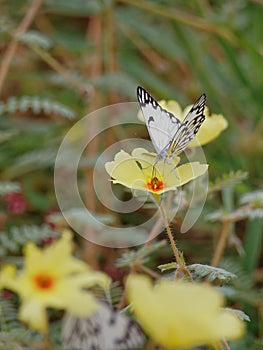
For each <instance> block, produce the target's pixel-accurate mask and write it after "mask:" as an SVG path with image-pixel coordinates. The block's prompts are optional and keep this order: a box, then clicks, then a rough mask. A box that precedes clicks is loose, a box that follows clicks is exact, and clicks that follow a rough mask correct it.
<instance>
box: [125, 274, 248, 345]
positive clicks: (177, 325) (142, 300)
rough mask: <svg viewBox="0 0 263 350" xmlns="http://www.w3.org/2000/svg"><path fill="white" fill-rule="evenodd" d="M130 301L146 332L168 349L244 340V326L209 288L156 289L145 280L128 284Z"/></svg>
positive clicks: (163, 285)
mask: <svg viewBox="0 0 263 350" xmlns="http://www.w3.org/2000/svg"><path fill="white" fill-rule="evenodd" d="M127 284H128V285H127V287H128V289H127V290H128V298H129V300H130V302H131V303H132V307H133V311H134V314H135V316H136V318H137V319H138V321H139V322H140V324H141V326H142V327H143V328H144V330H145V331H146V332H147V333H148V334H149V336H150V337H151V338H152V339H153V340H155V341H156V342H157V343H158V344H159V345H161V346H163V347H165V348H166V349H177V348H179V349H182V348H183V349H185V348H189V347H192V346H196V345H199V344H213V343H216V342H218V341H220V340H222V339H227V340H234V339H238V338H240V337H241V336H242V335H243V334H244V331H245V326H244V323H243V322H242V321H241V320H240V319H239V318H238V317H237V316H236V315H235V314H234V313H233V312H232V311H229V310H224V309H222V306H223V301H224V300H223V297H222V295H221V294H220V293H219V292H218V291H217V290H215V289H214V288H213V287H211V286H209V285H207V284H197V283H187V282H183V281H171V280H162V281H160V282H159V283H158V284H157V285H156V286H155V287H154V286H153V285H152V283H151V281H150V279H149V278H148V277H145V276H139V275H133V276H131V277H130V278H129V279H128V281H127Z"/></svg>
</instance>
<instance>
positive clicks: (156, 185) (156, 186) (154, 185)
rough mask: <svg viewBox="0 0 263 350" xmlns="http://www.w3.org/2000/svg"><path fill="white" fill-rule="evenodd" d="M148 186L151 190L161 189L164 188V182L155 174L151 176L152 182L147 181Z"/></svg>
mask: <svg viewBox="0 0 263 350" xmlns="http://www.w3.org/2000/svg"><path fill="white" fill-rule="evenodd" d="M147 188H148V189H149V190H151V191H156V192H158V191H160V190H162V189H163V188H164V183H163V182H162V181H161V180H159V179H158V177H156V176H154V177H153V178H151V181H150V182H147Z"/></svg>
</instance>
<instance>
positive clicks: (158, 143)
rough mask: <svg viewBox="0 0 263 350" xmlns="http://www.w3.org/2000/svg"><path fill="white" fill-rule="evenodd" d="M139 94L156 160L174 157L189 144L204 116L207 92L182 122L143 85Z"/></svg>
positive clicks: (139, 89) (138, 88)
mask: <svg viewBox="0 0 263 350" xmlns="http://www.w3.org/2000/svg"><path fill="white" fill-rule="evenodd" d="M137 97H138V101H139V103H140V107H141V110H142V114H143V117H144V119H145V122H146V126H147V129H148V131H149V134H150V137H151V140H152V143H153V146H154V148H155V150H156V152H157V160H161V159H165V158H170V157H175V156H177V155H179V154H180V153H181V152H182V151H184V149H185V148H186V147H187V145H188V144H189V142H190V141H191V140H192V139H193V138H194V137H195V135H196V133H197V132H198V130H199V128H200V126H201V125H202V123H203V121H204V120H205V116H204V109H205V102H206V95H205V94H202V95H201V96H200V97H199V99H198V100H197V101H196V103H195V104H194V105H193V107H192V108H191V110H190V111H189V113H188V114H187V116H186V117H185V119H184V120H183V122H181V121H180V120H179V119H178V118H177V117H176V116H175V115H173V114H172V113H171V112H169V111H167V110H166V109H164V108H162V107H161V106H160V105H159V103H158V102H157V101H156V100H155V99H154V98H153V97H152V96H151V95H150V94H149V93H148V92H147V91H146V90H145V89H144V88H142V87H140V86H138V87H137Z"/></svg>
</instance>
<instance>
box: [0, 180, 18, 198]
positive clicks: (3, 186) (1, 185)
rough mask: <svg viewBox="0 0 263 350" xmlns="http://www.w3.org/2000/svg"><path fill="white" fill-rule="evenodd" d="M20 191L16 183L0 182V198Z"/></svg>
mask: <svg viewBox="0 0 263 350" xmlns="http://www.w3.org/2000/svg"><path fill="white" fill-rule="evenodd" d="M20 191H21V188H20V185H19V184H18V183H17V182H0V196H4V195H6V194H9V193H13V192H20Z"/></svg>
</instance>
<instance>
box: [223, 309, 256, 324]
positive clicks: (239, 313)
mask: <svg viewBox="0 0 263 350" xmlns="http://www.w3.org/2000/svg"><path fill="white" fill-rule="evenodd" d="M224 310H227V311H230V312H233V313H234V314H235V315H237V316H238V318H240V320H241V321H247V322H250V321H251V320H250V317H249V316H248V315H247V314H246V313H245V312H244V311H242V310H236V309H231V308H229V307H225V308H224Z"/></svg>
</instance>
